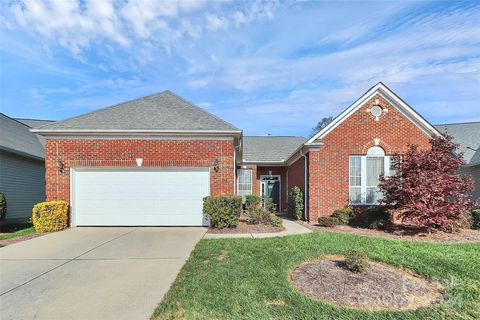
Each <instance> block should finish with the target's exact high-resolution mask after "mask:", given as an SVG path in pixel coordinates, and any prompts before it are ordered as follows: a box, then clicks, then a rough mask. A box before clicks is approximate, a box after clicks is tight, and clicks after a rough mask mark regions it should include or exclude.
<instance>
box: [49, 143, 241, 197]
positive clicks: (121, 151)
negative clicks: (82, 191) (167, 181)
mask: <svg viewBox="0 0 480 320" xmlns="http://www.w3.org/2000/svg"><path fill="white" fill-rule="evenodd" d="M233 157H234V145H233V141H228V140H187V141H173V140H154V139H151V140H141V139H138V140H128V139H123V140H122V139H118V140H110V139H108V140H107V139H92V140H87V139H85V140H83V139H61V140H60V139H59V140H56V139H47V142H46V147H45V167H46V197H47V201H50V200H65V201H68V202H69V201H70V172H69V168H70V167H102V166H106V167H107V166H110V167H112V166H115V167H133V166H136V165H137V164H136V161H135V159H136V158H142V159H143V164H142V166H144V167H210V168H211V170H210V192H211V194H212V195H232V194H233V193H234V176H233V170H234V168H235V163H234V159H233ZM57 159H59V160H61V161H62V162H63V163H64V164H65V166H66V170H65V172H64V173H59V172H58V169H57V166H56V160H57ZM214 159H217V160H218V163H219V167H220V168H219V170H218V172H215V170H213V167H212V161H213V160H214Z"/></svg>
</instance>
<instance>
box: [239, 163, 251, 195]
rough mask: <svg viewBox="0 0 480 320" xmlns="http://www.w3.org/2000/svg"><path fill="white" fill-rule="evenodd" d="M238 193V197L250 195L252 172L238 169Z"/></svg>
mask: <svg viewBox="0 0 480 320" xmlns="http://www.w3.org/2000/svg"><path fill="white" fill-rule="evenodd" d="M237 175H238V192H237V194H238V195H239V196H246V195H249V194H252V170H251V169H238V171H237Z"/></svg>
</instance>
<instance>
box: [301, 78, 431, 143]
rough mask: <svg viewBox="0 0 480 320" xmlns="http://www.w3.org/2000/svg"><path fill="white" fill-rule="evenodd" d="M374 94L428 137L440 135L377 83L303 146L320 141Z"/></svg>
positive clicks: (394, 95) (383, 85)
mask: <svg viewBox="0 0 480 320" xmlns="http://www.w3.org/2000/svg"><path fill="white" fill-rule="evenodd" d="M376 94H379V95H381V96H382V97H383V98H384V99H385V100H387V101H388V102H389V103H390V104H391V105H392V106H394V107H395V108H397V110H398V111H400V112H401V113H402V114H403V115H404V116H405V117H407V119H409V120H410V121H412V122H413V123H414V124H415V125H416V126H417V127H418V128H419V129H420V130H422V131H423V132H425V134H427V135H428V136H430V137H431V136H433V135H440V132H438V130H437V129H435V127H433V126H432V125H431V124H430V123H429V122H428V121H427V120H425V118H423V117H422V116H421V115H420V114H419V113H418V112H416V111H415V110H414V109H413V108H412V107H411V106H409V105H408V104H407V103H406V102H405V101H403V100H402V99H401V98H400V97H399V96H397V95H396V94H395V92H393V91H392V90H391V89H390V88H388V87H387V86H386V85H385V84H383V83H382V82H379V83H377V84H376V85H374V86H373V87H371V88H370V89H369V90H368V91H367V92H365V93H364V94H363V95H362V96H361V97H360V98H358V99H357V100H356V101H355V102H354V103H353V104H352V105H350V106H349V107H348V108H347V109H345V110H344V111H343V112H342V113H340V114H339V115H338V116H337V117H336V118H335V119H333V121H332V122H330V123H329V124H328V125H327V126H326V127H325V128H323V129H322V130H320V132H318V133H317V134H315V135H314V136H313V137H311V138H310V139H308V141H307V142H306V143H305V144H313V143H315V141H316V140H318V139H322V138H323V137H325V136H326V135H327V134H328V133H329V132H330V131H332V130H333V129H335V128H336V127H337V126H338V125H339V124H340V123H342V122H343V121H344V120H345V119H347V118H348V117H349V116H350V115H351V114H353V113H354V112H355V111H357V110H358V109H359V108H361V107H362V106H363V105H364V104H365V102H367V101H368V100H370V99H371V98H373V97H374V96H375V95H376Z"/></svg>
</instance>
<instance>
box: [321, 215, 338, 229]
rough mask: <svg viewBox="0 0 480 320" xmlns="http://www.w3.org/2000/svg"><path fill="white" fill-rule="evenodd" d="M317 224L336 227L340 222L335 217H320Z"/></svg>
mask: <svg viewBox="0 0 480 320" xmlns="http://www.w3.org/2000/svg"><path fill="white" fill-rule="evenodd" d="M317 224H318V225H319V226H321V227H334V226H336V225H338V224H340V223H339V222H338V219H337V218H334V217H318V220H317Z"/></svg>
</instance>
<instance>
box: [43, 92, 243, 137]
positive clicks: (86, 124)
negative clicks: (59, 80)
mask: <svg viewBox="0 0 480 320" xmlns="http://www.w3.org/2000/svg"><path fill="white" fill-rule="evenodd" d="M37 130H39V131H37V132H40V133H41V132H42V131H43V132H46V131H60V132H61V131H62V130H66V131H72V130H81V131H88V130H92V131H96V130H99V131H101V130H111V131H117V130H118V131H122V130H163V131H169V130H172V131H176V130H199V131H203V130H205V131H210V130H213V131H240V129H238V128H236V127H234V126H233V125H231V124H230V123H228V122H225V121H223V120H222V119H220V118H218V117H216V116H214V115H213V114H211V113H209V112H207V111H205V110H203V109H201V108H200V107H198V106H196V105H194V104H192V103H190V102H188V101H186V100H184V99H183V98H181V97H179V96H177V95H175V94H174V93H172V92H170V91H164V92H161V93H158V94H154V95H151V96H147V97H143V98H139V99H135V100H131V101H127V102H123V103H120V104H116V105H113V106H111V107H107V108H103V109H100V110H97V111H93V112H90V113H86V114H83V115H80V116H77V117H73V118H70V119H67V120H64V121H58V122H55V123H52V124H47V125H45V126H42V127H40V128H38V129H37Z"/></svg>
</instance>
